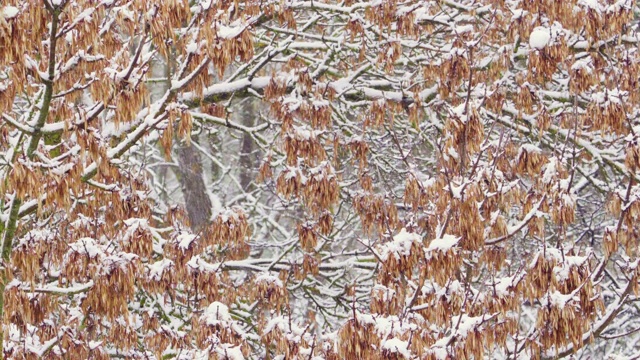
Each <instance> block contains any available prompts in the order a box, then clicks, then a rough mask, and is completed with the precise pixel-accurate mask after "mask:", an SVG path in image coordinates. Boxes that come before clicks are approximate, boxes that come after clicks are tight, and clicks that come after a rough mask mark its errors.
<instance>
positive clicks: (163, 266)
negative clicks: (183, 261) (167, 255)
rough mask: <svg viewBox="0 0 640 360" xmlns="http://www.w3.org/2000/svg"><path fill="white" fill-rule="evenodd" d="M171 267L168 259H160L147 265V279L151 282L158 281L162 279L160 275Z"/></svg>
mask: <svg viewBox="0 0 640 360" xmlns="http://www.w3.org/2000/svg"><path fill="white" fill-rule="evenodd" d="M172 266H173V261H171V260H169V259H162V260H159V261H156V262H154V263H153V264H151V265H149V277H150V278H151V280H154V281H159V280H160V279H161V278H162V274H164V272H165V271H166V270H168V269H169V268H171V267H172Z"/></svg>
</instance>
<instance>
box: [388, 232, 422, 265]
mask: <svg viewBox="0 0 640 360" xmlns="http://www.w3.org/2000/svg"><path fill="white" fill-rule="evenodd" d="M420 240H421V236H420V235H418V234H415V233H410V232H407V230H406V229H405V228H402V230H400V233H398V235H396V236H394V237H393V241H390V242H388V243H386V244H384V245H382V248H381V249H380V259H381V260H382V261H386V260H387V259H388V258H389V256H390V255H393V256H394V257H395V258H396V259H398V260H400V257H401V256H408V255H409V253H410V252H411V245H412V244H413V243H414V242H416V243H419V242H420Z"/></svg>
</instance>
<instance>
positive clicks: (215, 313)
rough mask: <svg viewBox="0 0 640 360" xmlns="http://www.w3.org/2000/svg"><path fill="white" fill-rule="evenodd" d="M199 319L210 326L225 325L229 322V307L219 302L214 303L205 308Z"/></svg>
mask: <svg viewBox="0 0 640 360" xmlns="http://www.w3.org/2000/svg"><path fill="white" fill-rule="evenodd" d="M201 319H203V320H205V322H206V323H207V325H211V326H216V325H223V326H224V325H227V324H228V323H230V322H231V315H230V314H229V307H227V305H225V304H223V303H221V302H218V301H214V302H212V303H211V304H210V305H209V307H207V309H206V310H205V312H204V314H203V315H202V317H201Z"/></svg>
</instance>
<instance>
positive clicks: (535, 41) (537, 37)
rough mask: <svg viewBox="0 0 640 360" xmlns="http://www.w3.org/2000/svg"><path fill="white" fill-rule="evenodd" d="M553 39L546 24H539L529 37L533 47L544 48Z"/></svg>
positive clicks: (530, 44)
mask: <svg viewBox="0 0 640 360" xmlns="http://www.w3.org/2000/svg"><path fill="white" fill-rule="evenodd" d="M550 40H551V30H550V29H549V28H546V27H544V26H538V27H536V28H535V29H533V31H532V32H531V36H530V37H529V46H531V48H532V49H537V50H542V49H544V48H545V47H546V46H547V45H548V44H549V41H550Z"/></svg>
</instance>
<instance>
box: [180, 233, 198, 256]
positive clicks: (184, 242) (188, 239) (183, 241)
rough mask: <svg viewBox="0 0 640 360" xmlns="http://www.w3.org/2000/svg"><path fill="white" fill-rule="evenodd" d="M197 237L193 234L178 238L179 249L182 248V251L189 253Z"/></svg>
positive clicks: (181, 235)
mask: <svg viewBox="0 0 640 360" xmlns="http://www.w3.org/2000/svg"><path fill="white" fill-rule="evenodd" d="M197 237H198V236H197V235H194V234H191V233H181V234H180V235H178V237H177V238H176V242H177V243H178V248H180V250H182V251H183V252H184V251H187V250H188V249H189V246H191V244H192V243H193V242H194V241H195V240H196V238H197Z"/></svg>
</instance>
